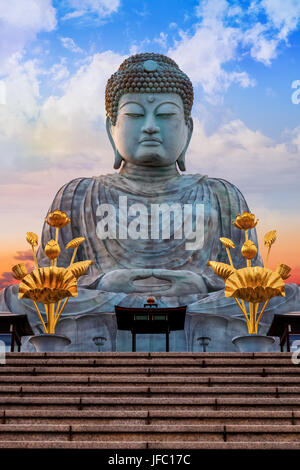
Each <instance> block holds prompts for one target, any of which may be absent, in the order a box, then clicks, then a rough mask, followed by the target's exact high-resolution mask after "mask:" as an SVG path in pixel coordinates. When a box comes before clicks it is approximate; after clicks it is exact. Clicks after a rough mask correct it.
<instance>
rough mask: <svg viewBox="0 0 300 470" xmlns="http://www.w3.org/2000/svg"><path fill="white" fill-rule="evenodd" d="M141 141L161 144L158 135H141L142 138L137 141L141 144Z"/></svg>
mask: <svg viewBox="0 0 300 470" xmlns="http://www.w3.org/2000/svg"><path fill="white" fill-rule="evenodd" d="M143 142H151V143H152V144H153V143H160V144H161V143H162V140H161V139H159V138H158V137H143V138H142V139H141V140H140V141H139V143H140V144H141V143H143Z"/></svg>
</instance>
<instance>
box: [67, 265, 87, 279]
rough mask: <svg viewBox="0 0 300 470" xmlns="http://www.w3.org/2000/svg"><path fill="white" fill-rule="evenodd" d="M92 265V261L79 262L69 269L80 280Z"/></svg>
mask: <svg viewBox="0 0 300 470" xmlns="http://www.w3.org/2000/svg"><path fill="white" fill-rule="evenodd" d="M91 264H93V261H91V260H86V261H78V263H73V264H72V265H71V266H69V267H68V268H67V269H68V271H70V272H71V273H72V274H73V276H74V277H76V279H78V278H79V277H80V276H83V275H84V274H85V273H86V272H87V270H88V269H89V267H90V266H91Z"/></svg>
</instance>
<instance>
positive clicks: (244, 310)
mask: <svg viewBox="0 0 300 470" xmlns="http://www.w3.org/2000/svg"><path fill="white" fill-rule="evenodd" d="M234 300H235V301H236V303H237V304H238V306H239V307H240V309H241V311H242V312H243V314H244V315H245V318H246V320H247V327H248V331H249V329H250V323H249V318H248V315H247V311H246V308H245V304H244V302H243V301H242V302H243V305H241V303H240V302H239V300H238V299H237V297H234Z"/></svg>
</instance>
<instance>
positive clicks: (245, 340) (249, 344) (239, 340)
mask: <svg viewBox="0 0 300 470" xmlns="http://www.w3.org/2000/svg"><path fill="white" fill-rule="evenodd" d="M274 341H275V339H274V338H272V336H264V335H255V334H253V335H245V336H235V338H233V339H232V342H233V344H234V345H235V346H236V347H237V348H238V350H239V351H240V352H268V351H270V349H271V347H272V345H273V343H274Z"/></svg>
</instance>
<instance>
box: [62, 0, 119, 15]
mask: <svg viewBox="0 0 300 470" xmlns="http://www.w3.org/2000/svg"><path fill="white" fill-rule="evenodd" d="M67 4H68V6H69V8H70V9H71V10H73V11H71V12H69V13H67V14H66V15H65V16H64V17H63V18H62V19H63V20H69V19H72V18H79V17H81V16H83V15H86V14H91V13H93V14H96V15H97V16H98V17H99V18H104V17H106V16H109V15H111V14H112V13H114V12H116V11H117V10H118V8H119V6H120V0H67Z"/></svg>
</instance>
